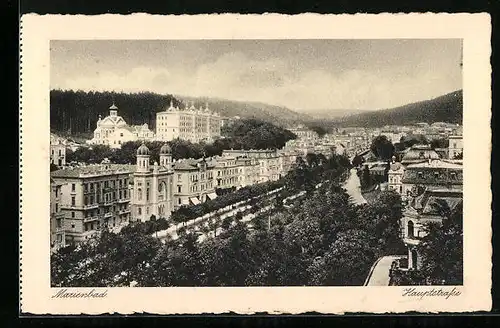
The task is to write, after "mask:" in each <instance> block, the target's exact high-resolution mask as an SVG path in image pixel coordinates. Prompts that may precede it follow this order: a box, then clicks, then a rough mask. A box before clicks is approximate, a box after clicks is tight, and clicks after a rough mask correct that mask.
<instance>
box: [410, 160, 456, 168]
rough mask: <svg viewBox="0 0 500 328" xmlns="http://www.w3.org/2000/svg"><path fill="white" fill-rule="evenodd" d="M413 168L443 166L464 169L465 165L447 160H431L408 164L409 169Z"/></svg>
mask: <svg viewBox="0 0 500 328" xmlns="http://www.w3.org/2000/svg"><path fill="white" fill-rule="evenodd" d="M413 168H442V169H460V170H461V169H462V168H463V166H462V165H460V164H456V163H451V162H448V161H445V160H430V161H425V162H424V161H423V162H421V163H416V164H410V165H408V166H407V169H413Z"/></svg>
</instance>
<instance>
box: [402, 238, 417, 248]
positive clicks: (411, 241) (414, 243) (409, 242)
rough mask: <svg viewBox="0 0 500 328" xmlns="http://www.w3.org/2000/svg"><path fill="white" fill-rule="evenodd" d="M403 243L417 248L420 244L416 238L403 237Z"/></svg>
mask: <svg viewBox="0 0 500 328" xmlns="http://www.w3.org/2000/svg"><path fill="white" fill-rule="evenodd" d="M403 242H404V243H405V244H406V245H412V246H417V245H418V244H420V238H418V237H415V236H414V237H409V236H408V237H405V238H403Z"/></svg>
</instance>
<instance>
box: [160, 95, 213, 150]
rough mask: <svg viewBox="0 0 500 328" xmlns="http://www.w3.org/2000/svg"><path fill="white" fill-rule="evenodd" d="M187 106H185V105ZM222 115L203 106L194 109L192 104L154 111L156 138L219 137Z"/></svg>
mask: <svg viewBox="0 0 500 328" xmlns="http://www.w3.org/2000/svg"><path fill="white" fill-rule="evenodd" d="M186 107H187V106H186ZM221 126H222V117H220V116H219V114H218V113H213V112H211V111H210V110H209V109H208V106H207V105H206V106H205V108H201V107H200V108H199V109H196V108H195V107H194V105H193V104H191V107H189V108H186V109H179V107H173V104H172V102H171V103H170V107H169V108H168V109H166V110H165V111H162V112H158V113H156V136H157V138H158V140H162V141H170V140H173V139H177V138H179V139H185V140H189V141H191V142H200V141H206V142H211V141H213V140H214V139H215V138H217V137H220V134H221Z"/></svg>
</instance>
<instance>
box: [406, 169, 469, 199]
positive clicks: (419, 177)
mask: <svg viewBox="0 0 500 328" xmlns="http://www.w3.org/2000/svg"><path fill="white" fill-rule="evenodd" d="M401 183H402V185H403V188H402V195H405V196H414V195H415V194H419V193H420V192H421V191H423V190H426V189H427V190H433V189H448V190H461V189H462V185H463V170H462V165H460V164H455V163H450V162H446V161H443V160H428V161H424V162H421V163H416V164H411V165H408V166H407V167H406V168H405V171H404V173H403V176H402V178H401Z"/></svg>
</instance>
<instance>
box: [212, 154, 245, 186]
mask: <svg viewBox="0 0 500 328" xmlns="http://www.w3.org/2000/svg"><path fill="white" fill-rule="evenodd" d="M215 162H216V164H215V168H214V169H215V172H217V175H216V177H215V181H216V188H220V189H226V188H232V187H236V188H239V187H240V173H242V172H240V170H242V168H241V166H240V164H241V162H239V161H238V160H237V158H236V157H234V156H218V157H216V158H215Z"/></svg>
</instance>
